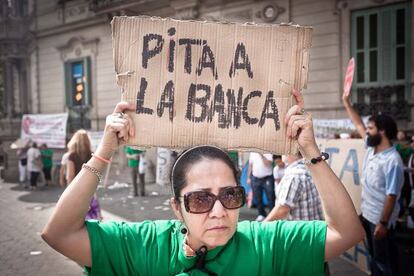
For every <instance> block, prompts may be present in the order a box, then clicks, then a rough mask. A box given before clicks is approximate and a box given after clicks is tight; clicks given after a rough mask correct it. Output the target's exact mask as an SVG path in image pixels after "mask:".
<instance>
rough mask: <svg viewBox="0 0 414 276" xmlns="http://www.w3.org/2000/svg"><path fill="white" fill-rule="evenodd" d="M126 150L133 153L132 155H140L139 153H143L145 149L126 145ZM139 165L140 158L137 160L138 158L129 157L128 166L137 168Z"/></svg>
mask: <svg viewBox="0 0 414 276" xmlns="http://www.w3.org/2000/svg"><path fill="white" fill-rule="evenodd" d="M124 152H125V153H126V154H131V155H135V156H138V155H139V154H141V153H143V152H144V151H142V150H137V149H134V148H132V147H128V146H126V147H125V148H124ZM138 165H139V160H137V159H136V158H128V167H130V168H137V167H138Z"/></svg>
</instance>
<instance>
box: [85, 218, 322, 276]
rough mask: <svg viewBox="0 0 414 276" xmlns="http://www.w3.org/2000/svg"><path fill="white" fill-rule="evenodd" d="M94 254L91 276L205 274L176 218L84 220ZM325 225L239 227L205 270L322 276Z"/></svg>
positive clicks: (245, 224) (251, 224)
mask: <svg viewBox="0 0 414 276" xmlns="http://www.w3.org/2000/svg"><path fill="white" fill-rule="evenodd" d="M85 223H86V226H87V229H88V233H89V239H90V244H91V252H92V268H86V270H87V273H88V274H89V275H206V274H205V273H204V272H201V271H199V270H197V269H192V270H190V271H188V272H185V271H186V270H187V269H189V268H191V267H193V266H194V265H195V261H196V257H186V256H185V255H184V252H183V246H182V245H183V238H184V235H183V234H181V232H180V226H181V222H179V221H176V220H160V221H144V222H141V223H125V222H108V223H102V222H99V221H86V222H85ZM325 238H326V223H325V222H324V221H310V222H304V221H300V222H299V221H275V222H265V223H259V222H251V221H243V222H240V223H238V226H237V231H236V233H235V234H234V236H233V237H232V238H231V239H230V240H229V242H228V243H227V244H226V245H225V246H220V247H217V248H215V249H213V250H210V251H208V253H207V256H206V265H205V267H206V268H207V269H208V270H210V271H212V272H214V273H217V274H218V275H301V276H303V275H323V272H324V258H325Z"/></svg>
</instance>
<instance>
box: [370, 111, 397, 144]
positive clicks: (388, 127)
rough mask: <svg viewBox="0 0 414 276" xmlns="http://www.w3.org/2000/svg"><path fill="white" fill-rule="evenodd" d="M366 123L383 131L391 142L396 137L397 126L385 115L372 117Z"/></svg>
mask: <svg viewBox="0 0 414 276" xmlns="http://www.w3.org/2000/svg"><path fill="white" fill-rule="evenodd" d="M368 121H370V122H373V123H374V124H375V126H376V127H377V128H378V130H383V131H384V132H385V136H387V138H388V140H393V139H395V137H397V132H398V128H397V124H396V123H395V121H394V119H393V118H392V117H391V116H388V115H386V114H378V115H372V116H371V117H369V119H368Z"/></svg>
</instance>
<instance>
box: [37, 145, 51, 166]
mask: <svg viewBox="0 0 414 276" xmlns="http://www.w3.org/2000/svg"><path fill="white" fill-rule="evenodd" d="M40 154H41V155H42V163H43V168H51V167H52V166H53V160H52V156H53V150H51V149H43V150H40Z"/></svg>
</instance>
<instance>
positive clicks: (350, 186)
mask: <svg viewBox="0 0 414 276" xmlns="http://www.w3.org/2000/svg"><path fill="white" fill-rule="evenodd" d="M317 142H318V144H319V148H320V149H321V150H322V151H325V152H327V153H329V155H330V158H329V159H328V163H329V165H330V166H331V168H332V170H333V171H334V172H335V174H336V175H337V176H338V178H339V179H340V180H341V181H342V183H343V184H344V186H345V188H346V190H347V191H348V193H349V195H350V196H351V199H352V201H353V203H354V206H355V209H356V210H357V213H358V214H360V213H361V193H362V183H363V179H362V163H363V161H364V156H365V153H366V149H365V146H364V140H363V139H332V140H331V139H329V140H322V139H321V140H318V141H317ZM338 208H341V206H338ZM343 257H344V258H345V259H346V260H348V261H349V262H351V263H353V264H354V265H356V266H358V267H359V268H360V269H361V270H363V271H365V272H368V271H369V262H368V260H369V253H368V249H367V248H366V247H365V245H364V243H363V242H360V243H359V244H358V245H356V246H354V247H352V248H350V249H349V250H347V251H346V252H345V253H344V254H343Z"/></svg>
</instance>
